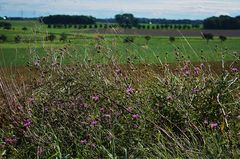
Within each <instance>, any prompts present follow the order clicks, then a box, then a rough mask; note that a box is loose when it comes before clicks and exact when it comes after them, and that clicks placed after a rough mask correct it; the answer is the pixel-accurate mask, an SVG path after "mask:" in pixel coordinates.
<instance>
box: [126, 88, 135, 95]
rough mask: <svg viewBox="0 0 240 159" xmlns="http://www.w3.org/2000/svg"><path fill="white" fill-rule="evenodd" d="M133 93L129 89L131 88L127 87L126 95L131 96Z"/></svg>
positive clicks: (131, 89)
mask: <svg viewBox="0 0 240 159" xmlns="http://www.w3.org/2000/svg"><path fill="white" fill-rule="evenodd" d="M133 92H134V89H133V88H131V87H128V88H127V90H126V93H127V94H128V95H131V94H133Z"/></svg>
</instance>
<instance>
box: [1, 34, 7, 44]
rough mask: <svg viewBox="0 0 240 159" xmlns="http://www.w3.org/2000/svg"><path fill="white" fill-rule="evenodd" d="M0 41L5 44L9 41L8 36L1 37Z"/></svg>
mask: <svg viewBox="0 0 240 159" xmlns="http://www.w3.org/2000/svg"><path fill="white" fill-rule="evenodd" d="M0 41H1V42H5V41H7V37H6V35H3V34H2V35H0Z"/></svg>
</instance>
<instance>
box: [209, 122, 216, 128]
mask: <svg viewBox="0 0 240 159" xmlns="http://www.w3.org/2000/svg"><path fill="white" fill-rule="evenodd" d="M217 127H218V123H216V122H211V123H210V128H211V129H217Z"/></svg>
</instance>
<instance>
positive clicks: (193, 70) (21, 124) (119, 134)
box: [0, 43, 240, 159]
mask: <svg viewBox="0 0 240 159" xmlns="http://www.w3.org/2000/svg"><path fill="white" fill-rule="evenodd" d="M98 44H99V45H102V44H101V43H98ZM99 48H102V47H99ZM53 52H54V51H53ZM179 54H180V55H179ZM70 55H71V53H70V52H68V51H67V50H63V51H62V52H61V51H60V52H59V51H57V52H55V53H54V54H50V53H49V54H48V56H46V57H43V58H39V59H37V60H36V59H35V61H34V63H33V64H31V65H30V66H29V67H28V69H29V72H28V74H27V77H28V79H27V80H26V82H22V81H18V80H19V79H18V80H17V79H14V78H10V79H8V78H7V75H6V73H5V72H4V71H3V70H2V71H1V77H0V87H1V89H0V90H1V96H2V98H1V112H0V123H1V124H0V128H1V131H0V136H1V141H0V144H1V145H0V156H1V158H114V159H116V158H239V157H240V149H239V148H240V147H239V145H240V142H239V131H240V124H239V123H240V122H239V120H240V119H239V115H240V114H239V99H240V94H239V92H240V83H239V70H238V69H239V68H238V67H239V59H236V61H235V62H233V63H232V64H231V65H227V66H226V65H225V63H224V60H223V61H222V66H221V67H220V69H219V70H220V71H218V73H215V72H214V70H212V69H211V65H210V64H208V63H202V64H198V65H195V64H193V63H191V62H190V61H186V60H184V59H183V58H182V57H181V53H179V52H177V53H176V58H177V59H178V60H177V61H179V62H178V63H176V64H174V65H168V64H164V63H163V62H162V60H161V59H159V64H156V65H148V64H145V63H141V62H140V64H138V65H136V64H134V63H135V61H136V59H135V58H134V57H133V58H131V57H130V58H127V59H126V60H127V64H125V65H120V64H118V62H117V61H118V60H117V58H116V57H115V56H114V55H113V54H111V49H108V48H104V50H103V51H102V50H101V52H100V55H98V57H99V56H102V58H105V60H106V62H105V64H96V62H94V63H95V64H93V63H92V61H91V60H92V59H93V58H94V55H92V54H90V55H91V57H89V58H86V60H85V63H81V64H78V63H77V62H74V64H70V65H63V64H62V61H63V60H64V58H68V59H69V58H71V57H70ZM156 58H158V57H156ZM73 60H74V59H73ZM138 63H139V61H138ZM20 76H21V75H20Z"/></svg>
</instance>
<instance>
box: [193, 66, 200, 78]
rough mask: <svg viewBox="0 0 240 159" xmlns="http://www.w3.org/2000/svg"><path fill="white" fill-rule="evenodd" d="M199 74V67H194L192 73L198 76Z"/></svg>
mask: <svg viewBox="0 0 240 159" xmlns="http://www.w3.org/2000/svg"><path fill="white" fill-rule="evenodd" d="M199 74H200V68H199V67H194V75H195V76H199Z"/></svg>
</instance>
